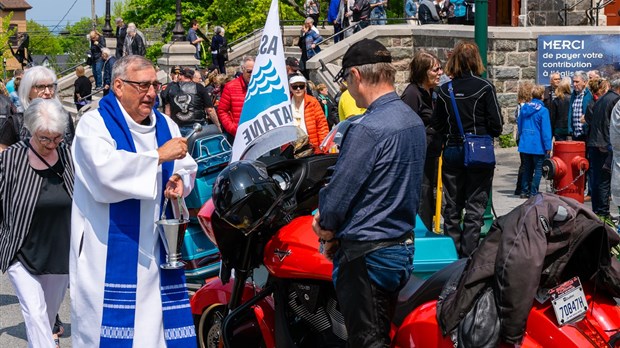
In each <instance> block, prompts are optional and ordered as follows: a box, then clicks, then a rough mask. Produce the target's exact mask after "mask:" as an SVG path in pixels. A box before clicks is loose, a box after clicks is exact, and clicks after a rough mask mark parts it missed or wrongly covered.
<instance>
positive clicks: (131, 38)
mask: <svg viewBox="0 0 620 348" xmlns="http://www.w3.org/2000/svg"><path fill="white" fill-rule="evenodd" d="M123 51H124V55H125V56H130V55H132V54H133V55H138V56H142V57H144V55H145V54H146V46H145V40H144V35H143V34H142V33H141V32H140V30H138V29H137V28H136V25H135V24H134V23H129V24H127V36H126V37H125V48H124V50H123Z"/></svg>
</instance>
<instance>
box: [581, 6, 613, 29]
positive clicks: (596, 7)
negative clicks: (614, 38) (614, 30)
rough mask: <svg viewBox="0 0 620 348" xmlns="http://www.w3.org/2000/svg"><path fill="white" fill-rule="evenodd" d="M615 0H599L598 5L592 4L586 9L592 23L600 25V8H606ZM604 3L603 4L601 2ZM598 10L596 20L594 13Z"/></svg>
mask: <svg viewBox="0 0 620 348" xmlns="http://www.w3.org/2000/svg"><path fill="white" fill-rule="evenodd" d="M613 2H614V0H605V1H603V0H599V1H598V2H597V3H596V6H592V7H590V8H589V9H587V10H586V16H587V17H588V20H590V23H592V24H593V25H594V26H597V27H598V19H599V18H598V13H599V10H601V9H604V8H605V7H606V6H607V5H609V4H611V3H613ZM601 3H602V4H601ZM594 11H596V20H595V19H594V16H593V15H592V13H593V12H594Z"/></svg>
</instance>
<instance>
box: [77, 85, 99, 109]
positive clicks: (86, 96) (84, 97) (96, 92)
mask: <svg viewBox="0 0 620 348" xmlns="http://www.w3.org/2000/svg"><path fill="white" fill-rule="evenodd" d="M104 89H105V88H103V87H101V88H99V89H95V90H94V91H93V92H92V93H91V94H89V95H85V96H83V97H82V98H80V99H82V100H84V99H86V98H90V97H92V96H94V95H95V94H98V93H99V92H102V91H103V90H104ZM90 102H92V100H90ZM88 104H90V103H88ZM88 104H86V105H88Z"/></svg>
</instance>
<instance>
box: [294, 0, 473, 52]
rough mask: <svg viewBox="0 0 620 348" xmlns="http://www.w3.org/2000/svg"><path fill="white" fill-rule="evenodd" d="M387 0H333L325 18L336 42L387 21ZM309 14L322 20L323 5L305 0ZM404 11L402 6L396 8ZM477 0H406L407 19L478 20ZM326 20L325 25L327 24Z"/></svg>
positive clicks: (428, 21)
mask: <svg viewBox="0 0 620 348" xmlns="http://www.w3.org/2000/svg"><path fill="white" fill-rule="evenodd" d="M388 6H389V2H388V1H387V0H331V1H330V2H329V8H328V12H327V15H326V16H325V21H326V22H328V23H329V24H332V25H333V27H334V33H335V34H337V33H340V34H338V35H336V37H334V42H338V41H339V40H342V39H343V38H344V37H348V36H350V35H351V34H353V33H354V32H357V31H359V30H360V29H363V28H365V27H366V26H368V25H384V24H387V9H388ZM304 11H305V14H306V17H307V18H309V19H312V22H313V23H314V24H318V23H319V21H320V19H319V15H320V6H318V3H317V1H316V0H306V1H305V2H304ZM393 11H394V12H395V13H400V12H401V9H400V8H398V9H393ZM474 13H475V4H474V0H406V1H405V9H404V16H405V19H406V20H407V23H409V24H412V25H418V24H439V23H447V24H466V25H473V24H474ZM325 21H324V22H323V27H324V26H325Z"/></svg>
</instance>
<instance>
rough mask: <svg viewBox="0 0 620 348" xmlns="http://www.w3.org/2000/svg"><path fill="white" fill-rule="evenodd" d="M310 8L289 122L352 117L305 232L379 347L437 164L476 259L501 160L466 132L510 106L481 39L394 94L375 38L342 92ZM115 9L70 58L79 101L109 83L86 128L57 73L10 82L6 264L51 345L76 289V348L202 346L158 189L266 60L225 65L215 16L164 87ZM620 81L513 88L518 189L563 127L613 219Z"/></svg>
mask: <svg viewBox="0 0 620 348" xmlns="http://www.w3.org/2000/svg"><path fill="white" fill-rule="evenodd" d="M337 2H338V6H337V9H338V16H337V17H335V18H341V19H342V18H345V17H351V19H352V20H353V21H354V22H356V21H355V19H357V22H365V23H371V24H382V23H381V21H383V20H384V19H385V7H386V6H387V1H375V0H370V1H367V2H368V6H366V5H363V7H367V8H366V10H367V12H368V17H367V18H366V17H364V16H363V15H361V17H358V15H359V14H356V13H353V12H355V11H353V10H352V9H353V8H356V7H357V5H358V4H357V2H358V1H354V2H353V4H352V5H351V4H350V2H348V3H346V5H344V6H343V3H344V2H345V1H343V0H337ZM446 3H447V6H448V9H447V10H446V8H445V6H446ZM468 3H469V2H468V1H464V0H461V1H444V2H441V4H439V2H437V1H430V0H421V1H420V2H419V3H417V2H414V3H413V4H412V6H411V8H413V9H415V10H416V11H417V12H416V15H417V19H418V20H419V21H420V22H423V21H426V20H427V18H432V19H438V20H442V18H447V21H448V22H450V21H453V22H454V21H457V22H459V23H460V21H462V20H463V21H467V19H466V18H465V19H462V17H467V16H468V11H469V10H468V6H469V5H467V4H468ZM460 6H463V8H461V7H460ZM304 8H305V10H306V14H307V15H308V18H307V19H306V20H305V22H304V25H303V27H302V30H301V33H300V39H299V45H300V46H301V47H302V52H303V53H302V59H301V60H299V59H297V58H295V57H287V58H286V69H287V79H288V83H289V93H290V97H291V111H292V115H291V116H292V118H293V122H294V124H295V126H297V127H298V128H299V129H300V130H301V131H302V132H303V133H304V134H305V135H307V138H308V143H309V144H310V146H311V147H312V149H313V150H314V151H318V150H319V145H320V144H321V142H322V141H323V140H324V139H325V137H326V136H327V134H328V132H329V130H330V129H332V128H333V127H334V126H335V125H336V124H338V123H339V122H341V121H343V120H346V119H349V121H350V123H351V124H354V125H355V126H352V127H351V128H349V129H348V130H347V137H346V141H345V142H344V143H343V144H342V146H341V149H340V157H339V160H338V164H337V165H336V167H335V170H334V173H333V176H332V179H331V182H330V185H328V186H327V187H326V188H325V189H323V190H322V191H321V193H320V200H319V210H318V213H317V214H316V215H315V219H314V223H313V227H314V230H315V232H316V233H317V235H318V236H319V237H320V239H321V243H322V244H324V247H325V248H324V250H325V253H326V256H328V257H329V258H330V259H331V260H333V262H334V277H337V280H336V281H335V286H336V292H337V294H338V298H339V301H340V305H341V309H342V312H343V314H344V317H345V318H344V319H345V324H346V326H347V328H348V329H350V332H351V333H350V342H351V343H350V344H351V345H356V344H359V345H362V346H366V345H369V344H373V342H374V343H379V344H386V343H389V320H390V318H391V315H392V314H393V309H394V303H395V300H396V295H397V294H398V291H399V290H400V289H401V288H402V286H403V285H404V284H405V283H406V281H407V279H408V278H409V276H410V274H411V272H412V269H411V268H412V259H413V237H412V235H411V232H412V229H413V227H414V226H413V225H414V222H415V216H416V215H417V214H419V215H420V217H421V220H422V222H423V223H424V225H425V226H426V227H427V228H428V229H432V228H433V225H432V224H433V222H432V221H433V216H434V211H435V201H436V186H437V173H438V163H439V159H440V158H441V159H442V163H443V166H442V172H441V173H442V174H441V175H442V182H443V187H444V191H443V197H444V202H445V203H444V204H445V205H444V208H443V213H442V215H443V218H444V222H443V231H444V233H445V234H446V235H448V236H450V237H451V238H452V239H453V240H454V243H455V245H456V250H457V252H458V255H459V257H469V256H471V255H472V253H473V252H474V250H475V249H476V247H477V245H478V243H479V241H480V231H481V227H482V225H483V223H484V221H483V213H484V211H485V209H486V206H487V203H488V199H489V196H490V192H491V187H492V182H493V176H494V167H493V166H488V167H476V168H472V167H466V165H465V163H464V157H465V150H464V146H463V144H464V134H470V133H471V134H476V135H486V136H490V137H492V138H496V137H498V136H499V135H500V134H501V132H502V130H503V119H502V116H501V111H500V107H499V103H498V101H497V96H496V92H495V88H494V86H493V85H492V84H491V83H490V82H489V81H487V80H486V79H483V78H482V77H481V75H482V74H483V73H484V66H483V63H482V59H481V57H480V53H479V49H478V47H477V46H476V45H475V44H474V43H471V42H458V43H457V44H456V45H455V47H454V49H453V50H452V52H451V55H450V56H449V58H448V59H447V61H446V62H445V65H444V64H443V63H442V61H441V60H440V59H439V58H438V57H437V56H435V55H433V54H432V53H430V52H425V51H416V52H415V54H414V56H413V57H412V60H411V62H410V65H409V81H408V82H409V84H408V85H407V87H406V88H405V90H404V92H403V93H402V94H401V95H398V94H396V92H395V87H394V79H395V68H394V66H393V65H392V64H391V63H392V58H391V55H390V53H389V51H388V50H387V49H386V48H385V47H384V46H383V45H382V44H380V43H379V42H378V41H375V40H368V39H363V40H360V41H359V42H357V43H356V44H354V45H352V46H351V47H350V48H349V49H348V51H347V52H346V54H345V55H344V57H343V61H342V69H341V71H340V72H339V74H338V75H337V76H336V79H337V80H338V82H339V86H340V92H339V93H338V94H337V95H335V96H331V95H330V94H329V89H328V87H327V85H325V84H318V85H315V84H314V83H313V82H312V81H311V80H310V79H309V78H308V75H307V72H306V73H305V74H304V72H305V69H304V64H305V61H306V60H307V59H309V58H311V57H312V56H313V55H314V54H316V53H318V51H319V50H320V48H319V46H318V45H317V44H318V43H319V42H320V41H321V40H322V38H321V36H320V34H319V33H318V29H317V28H316V26H315V25H314V24H315V23H317V22H318V16H319V10H318V8H319V7H318V4H317V3H316V2H314V0H307V1H306V3H305V6H304ZM343 8H346V10H344V11H345V14H344V15H343V16H344V17H341V16H340V15H341V14H342V13H340V11H341V10H342V9H343ZM349 10H351V15H350V16H349V15H348V14H347V13H348V11H349ZM330 11H331V6H330ZM442 13H443V14H442ZM416 15H413V16H411V18H415V16H416ZM451 15H452V17H450V16H451ZM427 16H430V17H427ZM442 16H443V17H442ZM436 17H437V18H436ZM373 21H375V22H376V23H373ZM457 22H454V23H457ZM116 23H117V33H116V35H117V39H118V40H117V46H116V51H115V52H112V51H111V50H110V48H107V47H106V45H105V39H104V38H103V36H101V35H100V34H99V33H98V32H97V31H93V32H91V34H90V41H91V51H90V53H91V55H90V58H91V62H90V64H91V68H92V71H93V80H90V79H89V78H88V77H86V76H85V71H84V67H78V68H77V70H76V75H77V77H78V78H77V79H76V82H75V94H74V101H75V104H76V106H77V107H78V110H79V109H80V108H82V107H84V106H85V105H86V104H87V103H88V102H89V101H90V98H91V93H92V88H93V85H94V88H95V89H97V88H101V89H103V90H104V97H103V98H102V99H101V100H100V102H99V108H98V109H94V110H90V111H88V112H87V113H85V114H84V115H83V116H82V117H81V119H80V122H79V126H78V127H77V129H76V128H75V125H74V122H73V120H72V118H71V117H69V115H68V113H67V111H66V110H64V109H63V107H62V105H61V103H60V101H59V99H58V95H57V77H56V74H55V73H54V72H53V71H52V70H50V69H48V68H45V67H39V66H37V67H32V68H29V69H27V70H26V71H25V72H24V71H15V74H14V75H15V77H14V78H13V79H12V80H11V81H9V82H8V83H7V86H6V87H7V88H6V89H3V88H2V87H3V86H2V85H0V112H4V113H5V115H4V117H2V118H0V122H1V124H0V150H3V151H2V152H0V199H1V201H0V205H1V206H0V217H1V223H0V271H2V272H8V274H9V279H10V281H11V283H12V284H13V286H14V288H15V292H16V294H17V296H18V299H19V301H20V304H21V306H22V312H23V315H24V320H25V323H26V328H27V334H28V341H29V344H30V345H31V346H35V347H39V346H52V344H54V345H56V346H58V344H59V341H58V340H59V339H58V337H59V336H60V335H62V330H63V328H62V325H61V323H59V321H58V317H57V312H58V309H59V306H60V303H61V302H62V299H63V298H64V295H65V292H66V290H67V286H68V284H70V289H71V299H72V332H73V341H74V342H75V344H76V345H79V346H96V345H97V344H103V343H104V342H105V344H110V345H115V344H118V343H120V342H127V340H131V341H133V342H134V345H136V346H137V345H143V346H147V347H161V346H165V345H166V341H167V340H170V339H174V338H177V339H180V338H181V337H182V338H183V339H189V341H192V342H193V343H191V344H190V343H188V344H190V345H188V346H191V345H192V344H195V338H194V336H195V332H193V323H192V318H191V314H190V313H189V309H188V300H187V291H186V290H185V288H184V286H183V285H182V284H180V283H179V281H180V279H181V278H180V275H179V273H178V272H173V271H164V270H161V269H160V268H159V259H160V246H159V243H157V238H158V237H157V234H155V233H153V232H154V231H155V226H154V223H153V221H156V220H157V219H158V218H159V216H161V214H162V211H161V209H162V205H163V204H162V202H163V200H164V198H166V199H171V200H177V199H182V198H183V197H185V196H187V194H189V192H190V191H191V190H192V188H193V183H194V178H195V175H196V170H197V166H196V163H195V162H194V160H193V159H192V158H191V156H190V155H189V154H188V153H187V139H185V138H184V136H186V135H187V134H188V133H189V132H191V130H192V128H193V125H194V124H195V123H201V124H215V125H216V126H217V127H219V129H220V130H221V131H222V132H223V133H224V134H226V135H227V136H228V139H229V140H230V142H231V143H232V142H233V141H234V138H235V135H236V133H237V128H238V125H239V120H240V116H241V111H242V107H243V103H244V100H245V97H246V93H247V90H248V84H249V82H250V78H251V76H252V72H253V70H254V63H255V62H254V57H252V56H246V57H244V58H243V59H242V61H241V64H240V65H239V68H238V70H237V71H236V72H235V74H234V75H232V76H231V75H228V74H227V71H226V67H225V65H224V64H225V62H226V57H224V52H225V51H226V41H225V39H224V38H223V35H224V29H223V28H221V27H216V30H215V36H214V38H213V40H212V44H213V43H214V44H215V45H216V46H211V54H212V58H213V62H214V64H213V65H212V67H211V68H209V69H205V70H200V69H194V68H191V67H181V66H175V67H173V68H171V70H170V72H169V73H170V80H171V82H169V83H167V84H165V85H162V84H161V83H160V82H159V81H158V79H157V75H156V72H157V70H156V67H155V66H153V64H152V63H151V62H150V61H148V60H147V59H145V58H144V57H143V56H144V37H143V35H142V33H140V31H139V30H137V28H136V27H135V25H133V24H132V23H130V24H128V25H127V26H125V24H124V23H123V21H122V19H120V18H119V19H117V21H116ZM338 23H343V24H344V23H345V22H344V21H343V22H338ZM197 24H198V23H197V22H196V21H192V29H193V32H192V31H191V30H190V35H188V41H190V42H191V43H192V44H194V45H196V47H197V51H196V54H197V55H199V54H200V48H199V45H200V43H201V42H202V38H200V37H198V35H197V34H196V29H197ZM334 24H336V22H334ZM363 25H364V24H362V26H363ZM121 38H122V40H123V41H121V42H120V43H119V41H120V40H121ZM213 47H215V49H214V48H213ZM222 48H223V50H222ZM571 82H572V86H573V88H572V89H571V86H570V85H571ZM110 92H113V93H110ZM619 93H620V76H615V75H614V76H612V77H611V79H609V80H608V79H605V78H601V77H600V73H599V72H597V71H591V72H589V73H585V72H576V73H575V74H574V76H573V77H572V80H571V79H570V78H568V79H567V78H564V79H562V78H561V77H560V76H559V75H558V74H552V75H551V78H550V86H549V87H548V88H545V87H543V86H536V85H533V84H531V83H522V84H520V87H519V93H518V103H519V107H518V108H517V111H516V115H515V117H516V120H517V138H518V151H519V153H520V155H521V164H522V166H521V168H520V170H519V180H520V182H519V183H518V184H517V187H516V190H515V194H518V195H520V196H521V197H523V198H527V197H529V196H531V195H534V194H536V193H537V192H538V189H539V184H540V179H541V171H542V162H543V160H544V159H545V158H546V157H548V156H549V155H550V152H551V150H552V141H553V138H555V140H567V139H572V140H577V141H584V142H585V143H586V145H587V149H588V158H589V160H590V170H589V174H588V182H589V185H588V187H589V194H590V196H591V197H592V209H593V210H594V212H595V213H596V214H598V215H599V216H600V217H601V219H602V220H604V221H609V222H611V217H610V212H609V199H610V196H612V195H613V197H614V202H617V204H619V205H620V195H616V194H613V192H620V180H617V183H616V184H617V185H616V186H618V187H616V188H615V190H616V191H614V185H613V184H612V168H613V167H614V166H616V167H620V164H618V163H620V161H614V160H613V151H614V148H615V147H616V146H618V147H620V135H618V134H620V124H616V123H617V121H615V122H614V118H613V117H612V114H614V115H616V117H615V118H617V119H620V106H617V104H618V105H620V104H619V103H618V101H619V100H620V94H619ZM164 114H165V115H164ZM360 115H361V117H360ZM168 116H169V117H168ZM386 120H389V122H387V121H386ZM610 129H611V131H610ZM616 150H617V151H616V153H620V149H616ZM343 163H346V164H343ZM29 167H31V168H32V169H33V170H29ZM616 172H617V171H616ZM618 176H619V179H620V174H618ZM403 178H406V179H403ZM175 204H176V203H175ZM24 212H25V213H24ZM119 226H123V228H122V229H121V228H120V227H119ZM386 226H387V227H386ZM129 250H131V251H132V252H128V251H129ZM387 254H389V255H392V256H394V255H397V257H386V255H387ZM361 256H365V257H361ZM129 266H131V267H129ZM133 266H135V267H133ZM384 266H385V267H387V268H385V267H384ZM382 267H383V268H382ZM128 269H132V271H131V272H128V271H127V270H128ZM372 269H383V270H385V269H389V270H390V271H389V272H387V271H382V272H379V273H381V274H377V272H374V273H373V271H372ZM181 272H182V271H181ZM360 274H362V275H363V277H361V278H360V277H358V275H360ZM160 284H166V285H165V286H160ZM181 288H182V289H183V290H181V291H178V289H181ZM353 290H355V291H353ZM119 293H121V295H119ZM126 306H127V307H126ZM370 310H374V312H372V313H370V312H369V311H370ZM170 315H173V316H175V320H170V319H169V316H170ZM176 319H178V320H176ZM55 324H56V325H55ZM126 329H130V330H126ZM164 332H166V334H164ZM170 332H172V334H171V333H170ZM177 333H178V335H177ZM171 337H172V338H171ZM371 341H372V342H371Z"/></svg>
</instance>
